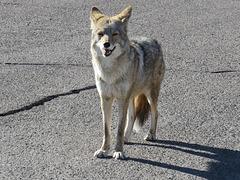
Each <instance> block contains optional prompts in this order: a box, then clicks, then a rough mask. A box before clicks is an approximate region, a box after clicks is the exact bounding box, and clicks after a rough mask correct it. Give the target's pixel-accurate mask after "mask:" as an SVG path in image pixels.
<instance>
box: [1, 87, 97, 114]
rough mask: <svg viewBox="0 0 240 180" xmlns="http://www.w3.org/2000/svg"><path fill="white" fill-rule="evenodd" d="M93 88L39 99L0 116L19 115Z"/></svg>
mask: <svg viewBox="0 0 240 180" xmlns="http://www.w3.org/2000/svg"><path fill="white" fill-rule="evenodd" d="M95 88H96V86H95V85H92V86H86V87H84V88H81V89H74V90H71V91H69V92H66V93H61V94H56V95H51V96H47V97H44V98H42V99H40V100H38V101H36V102H33V103H31V104H29V105H27V106H24V107H21V108H19V109H15V110H10V111H8V112H5V113H1V114H0V116H8V115H12V114H16V113H19V112H22V111H26V110H30V109H32V108H34V107H36V106H40V105H44V103H46V102H49V101H51V100H53V99H56V98H58V97H61V96H69V95H72V94H79V93H80V92H82V91H86V90H91V89H95Z"/></svg>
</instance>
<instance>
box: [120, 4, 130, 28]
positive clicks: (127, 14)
mask: <svg viewBox="0 0 240 180" xmlns="http://www.w3.org/2000/svg"><path fill="white" fill-rule="evenodd" d="M131 12H132V7H131V6H128V7H127V8H126V9H124V10H123V12H121V13H120V14H118V15H117V17H118V18H119V19H120V20H121V21H122V22H123V23H124V24H127V22H128V20H129V18H130V16H131Z"/></svg>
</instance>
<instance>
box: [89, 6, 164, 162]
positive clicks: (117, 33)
mask: <svg viewBox="0 0 240 180" xmlns="http://www.w3.org/2000/svg"><path fill="white" fill-rule="evenodd" d="M131 11H132V8H131V7H130V6H129V7H127V8H126V9H125V10H124V11H122V12H121V13H120V14H118V15H116V16H113V17H108V16H106V15H104V14H103V13H101V11H100V10H99V9H98V8H96V7H92V8H91V17H90V19H91V31H92V35H91V54H92V64H93V69H94V72H95V80H96V86H97V90H98V93H99V95H100V99H101V110H102V118H103V133H104V135H103V143H102V146H101V148H100V149H99V150H98V151H96V152H95V154H94V156H96V157H99V158H102V157H106V156H108V153H109V150H110V144H111V121H112V103H113V100H114V98H116V100H117V104H118V113H119V122H118V131H117V141H116V146H115V151H114V153H113V158H115V159H125V158H126V156H125V154H124V152H123V144H124V142H125V143H126V142H128V140H129V137H130V134H131V132H132V129H134V130H135V129H136V130H138V129H139V127H141V126H142V125H143V124H144V121H145V120H146V119H147V118H148V115H149V113H150V114H151V125H150V126H151V127H150V130H149V133H148V135H147V136H146V137H145V140H148V141H153V140H155V139H156V127H157V117H158V111H157V102H158V96H159V91H160V86H161V82H162V80H163V76H164V72H165V65H164V61H163V55H162V49H161V46H160V44H158V42H157V41H156V40H152V39H148V38H143V37H142V38H136V39H131V40H129V39H128V36H127V26H128V21H129V18H130V16H131Z"/></svg>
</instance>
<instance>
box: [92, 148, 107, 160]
mask: <svg viewBox="0 0 240 180" xmlns="http://www.w3.org/2000/svg"><path fill="white" fill-rule="evenodd" d="M107 155H108V151H103V150H101V149H99V150H97V151H96V152H95V153H94V156H95V157H98V158H104V157H107Z"/></svg>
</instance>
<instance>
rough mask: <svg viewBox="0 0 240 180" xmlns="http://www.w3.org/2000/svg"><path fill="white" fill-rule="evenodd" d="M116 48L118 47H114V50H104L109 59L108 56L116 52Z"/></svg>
mask: <svg viewBox="0 0 240 180" xmlns="http://www.w3.org/2000/svg"><path fill="white" fill-rule="evenodd" d="M115 48H116V46H114V48H113V49H104V55H105V56H106V57H107V56H110V55H111V54H112V52H113V51H114V49H115Z"/></svg>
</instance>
